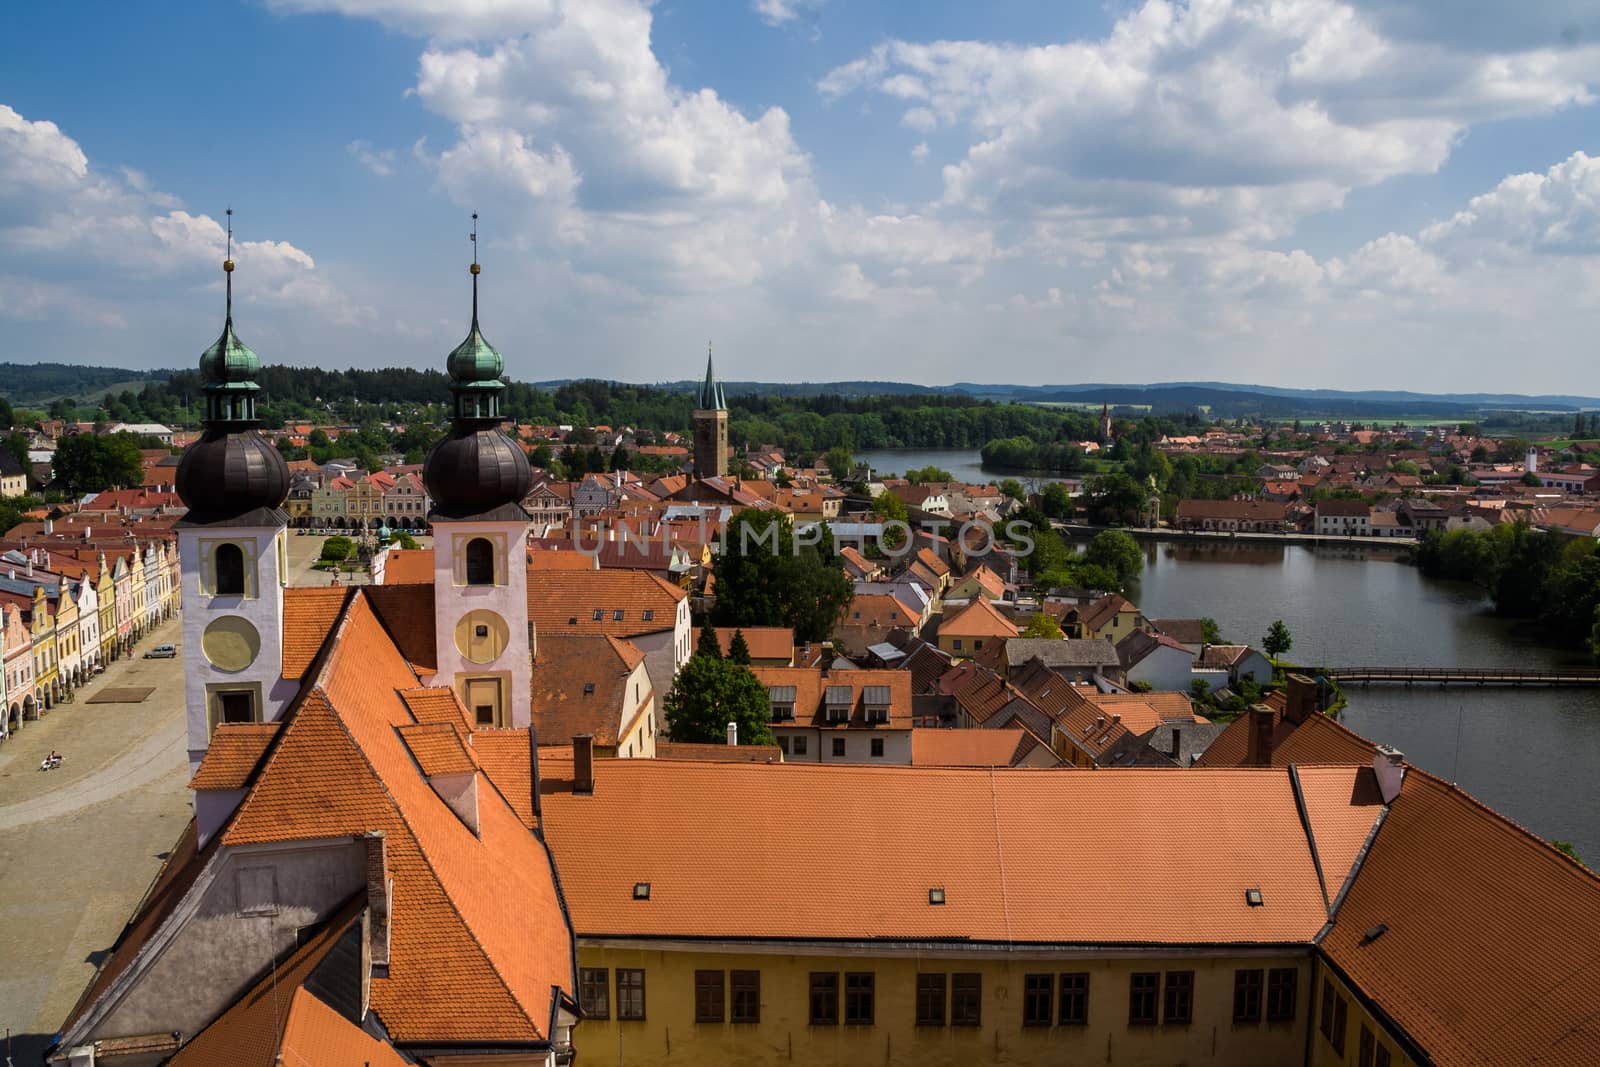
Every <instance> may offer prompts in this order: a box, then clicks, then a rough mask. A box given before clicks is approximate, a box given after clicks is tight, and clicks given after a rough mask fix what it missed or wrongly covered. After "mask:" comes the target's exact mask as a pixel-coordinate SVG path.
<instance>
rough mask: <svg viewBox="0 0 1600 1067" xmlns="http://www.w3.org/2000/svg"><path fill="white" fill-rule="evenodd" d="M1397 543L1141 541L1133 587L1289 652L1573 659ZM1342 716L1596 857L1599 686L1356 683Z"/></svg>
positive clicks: (1149, 604) (1463, 661)
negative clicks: (1285, 639)
mask: <svg viewBox="0 0 1600 1067" xmlns="http://www.w3.org/2000/svg"><path fill="white" fill-rule="evenodd" d="M1403 555H1404V553H1403V552H1396V551H1392V550H1388V549H1382V550H1371V549H1363V548H1359V547H1355V546H1348V545H1341V546H1317V547H1315V548H1312V547H1307V546H1301V545H1288V546H1277V545H1255V544H1247V543H1230V544H1220V545H1210V544H1205V545H1196V544H1190V543H1171V544H1167V543H1161V544H1153V545H1150V546H1148V547H1147V550H1146V553H1145V573H1144V575H1143V576H1142V577H1141V578H1140V580H1139V583H1138V585H1137V586H1136V587H1135V588H1134V589H1133V590H1131V591H1130V595H1131V596H1132V598H1133V599H1134V600H1135V601H1136V602H1137V603H1138V604H1139V606H1140V608H1142V609H1143V610H1144V612H1145V614H1146V615H1147V616H1150V617H1152V618H1193V617H1196V616H1201V615H1210V616H1211V617H1212V618H1215V619H1216V620H1217V622H1218V624H1219V625H1220V626H1221V628H1222V633H1223V635H1224V636H1225V637H1227V638H1229V639H1230V640H1237V641H1245V642H1249V643H1251V644H1255V645H1257V646H1259V644H1260V641H1261V638H1262V635H1263V634H1265V633H1266V631H1267V627H1268V626H1270V625H1271V624H1272V622H1273V620H1274V619H1282V620H1284V624H1285V625H1287V626H1288V627H1289V632H1290V633H1291V634H1292V635H1293V637H1294V642H1295V643H1294V648H1293V649H1291V650H1290V652H1289V658H1291V659H1296V660H1299V661H1301V662H1304V663H1326V664H1333V665H1342V666H1361V665H1416V666H1462V667H1498V666H1524V667H1545V666H1549V667H1553V666H1560V665H1563V664H1570V663H1574V662H1581V661H1582V657H1581V656H1580V655H1578V654H1576V653H1573V652H1570V651H1567V650H1558V649H1551V648H1548V647H1546V646H1544V645H1542V644H1540V643H1538V641H1537V640H1536V639H1535V638H1534V637H1533V635H1530V634H1529V633H1527V632H1526V631H1524V630H1522V629H1519V628H1518V627H1515V626H1513V625H1511V624H1509V623H1507V622H1506V621H1505V620H1503V619H1499V618H1496V617H1495V615H1494V614H1493V612H1492V610H1491V605H1490V603H1489V601H1488V600H1487V599H1486V598H1485V597H1484V596H1483V595H1482V593H1480V592H1479V591H1478V589H1477V588H1476V587H1474V586H1471V585H1466V584H1463V583H1458V582H1439V581H1433V580H1431V579H1427V578H1424V577H1423V576H1422V575H1421V573H1419V572H1418V571H1417V569H1416V568H1415V567H1412V566H1410V565H1408V564H1405V563H1401V562H1398V559H1399V558H1400V557H1401V556H1403ZM1347 695H1348V697H1349V701H1350V703H1349V707H1348V708H1347V709H1346V711H1345V713H1344V720H1343V721H1344V722H1345V724H1346V725H1348V726H1349V727H1350V728H1351V729H1353V730H1355V731H1357V732H1358V733H1361V734H1363V735H1364V736H1366V737H1370V738H1372V739H1373V740H1375V741H1381V742H1384V743H1386V744H1392V745H1394V746H1395V747H1397V748H1399V749H1400V750H1401V751H1403V752H1405V754H1406V757H1407V758H1408V759H1410V760H1411V761H1412V762H1413V763H1415V764H1416V765H1417V766H1419V767H1422V768H1424V769H1425V770H1427V771H1429V772H1430V773H1434V774H1438V775H1441V776H1442V777H1445V778H1449V779H1452V780H1454V781H1456V782H1458V783H1459V784H1460V785H1461V787H1462V788H1463V789H1465V790H1467V791H1468V792H1469V793H1472V794H1473V795H1475V796H1477V797H1478V798H1479V799H1481V800H1483V801H1485V802H1486V803H1488V804H1490V805H1492V806H1493V807H1495V808H1497V809H1498V810H1500V811H1502V812H1504V813H1505V814H1506V815H1508V816H1510V817H1511V818H1513V819H1515V820H1517V821H1518V822H1520V823H1522V824H1523V825H1524V826H1526V827H1528V828H1529V829H1530V830H1532V831H1533V832H1534V833H1537V834H1540V835H1541V836H1545V837H1553V838H1560V839H1563V840H1568V841H1572V842H1573V843H1574V844H1575V845H1576V846H1577V849H1578V853H1579V855H1580V856H1582V857H1583V858H1584V859H1585V860H1586V861H1588V862H1589V863H1593V864H1600V824H1597V821H1596V813H1597V812H1600V689H1525V690H1514V689H1512V690H1508V689H1476V688H1458V687H1451V688H1440V687H1416V688H1412V689H1407V688H1405V687H1403V686H1373V687H1370V688H1362V687H1360V686H1353V687H1351V688H1350V689H1349V690H1348V691H1347Z"/></svg>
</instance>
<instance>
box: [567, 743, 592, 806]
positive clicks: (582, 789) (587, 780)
mask: <svg viewBox="0 0 1600 1067" xmlns="http://www.w3.org/2000/svg"><path fill="white" fill-rule="evenodd" d="M572 791H573V792H574V793H578V794H581V795H583V796H589V795H592V794H593V793H594V735H593V734H576V735H574V736H573V738H572Z"/></svg>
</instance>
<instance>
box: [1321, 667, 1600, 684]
mask: <svg viewBox="0 0 1600 1067" xmlns="http://www.w3.org/2000/svg"><path fill="white" fill-rule="evenodd" d="M1321 673H1323V674H1326V675H1327V676H1328V677H1330V678H1336V679H1338V680H1339V682H1340V683H1342V684H1349V683H1352V682H1359V683H1361V684H1362V685H1441V686H1443V685H1479V686H1486V685H1498V686H1556V685H1560V686H1572V685H1580V686H1584V685H1586V686H1600V670H1591V669H1588V668H1583V667H1570V668H1556V669H1532V668H1530V669H1522V668H1518V667H1327V668H1324V669H1323V670H1322V672H1321Z"/></svg>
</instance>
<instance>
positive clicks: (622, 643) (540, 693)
mask: <svg viewBox="0 0 1600 1067" xmlns="http://www.w3.org/2000/svg"><path fill="white" fill-rule="evenodd" d="M643 662H644V654H643V653H642V652H640V651H639V649H638V648H637V647H636V646H635V645H634V644H633V642H632V641H628V640H623V639H619V638H616V637H612V636H610V635H609V634H569V633H560V632H556V633H551V634H541V635H540V636H539V650H538V654H537V655H536V656H535V657H534V662H533V676H532V692H533V722H534V725H535V726H536V727H537V728H538V732H539V736H540V737H543V738H547V739H549V740H551V741H554V742H556V743H558V744H560V743H565V742H568V741H570V740H571V739H572V738H573V737H574V736H575V735H577V734H589V735H591V736H593V738H594V743H595V744H596V745H598V746H601V747H605V748H611V747H615V746H616V744H617V741H618V738H619V737H620V736H621V735H622V734H623V733H624V732H625V731H626V730H627V728H628V727H629V726H630V725H632V720H629V721H628V722H624V721H622V713H623V711H624V709H626V708H628V707H629V706H630V704H636V705H637V706H643V704H644V703H645V701H644V700H643V699H640V700H638V701H631V700H630V696H629V693H628V691H627V690H628V679H629V678H631V677H632V676H633V672H634V669H635V668H636V667H638V666H639V664H641V663H643ZM641 684H644V685H645V689H644V693H649V692H650V689H649V687H648V684H646V683H641ZM644 693H641V694H640V695H641V697H643V695H644Z"/></svg>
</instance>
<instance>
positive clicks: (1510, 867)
mask: <svg viewBox="0 0 1600 1067" xmlns="http://www.w3.org/2000/svg"><path fill="white" fill-rule="evenodd" d="M1380 926H1381V927H1382V929H1381V930H1380ZM1374 932H1376V935H1377V936H1371V935H1372V934H1373V933H1374ZM1322 951H1323V952H1324V953H1325V954H1326V955H1327V957H1328V958H1329V959H1330V960H1332V961H1333V963H1334V964H1335V965H1337V966H1338V968H1339V969H1340V970H1341V971H1343V972H1344V974H1346V975H1348V976H1349V977H1350V979H1352V980H1353V981H1354V982H1355V983H1356V985H1357V986H1359V987H1360V989H1361V991H1362V992H1363V994H1364V995H1365V996H1366V997H1367V998H1369V999H1370V1000H1371V1002H1372V1003H1373V1004H1375V1005H1376V1006H1377V1008H1378V1009H1379V1010H1380V1011H1381V1012H1382V1013H1383V1014H1384V1015H1386V1016H1388V1017H1389V1018H1390V1019H1393V1020H1394V1021H1395V1022H1396V1023H1398V1024H1399V1025H1400V1027H1402V1028H1403V1029H1404V1031H1405V1032H1406V1034H1407V1035H1409V1036H1410V1037H1411V1039H1412V1040H1413V1041H1415V1042H1416V1043H1417V1044H1418V1045H1420V1046H1421V1049H1422V1051H1423V1053H1424V1054H1425V1055H1426V1056H1427V1057H1428V1059H1429V1061H1430V1062H1432V1063H1434V1064H1437V1065H1439V1067H1453V1065H1457V1064H1459V1065H1469V1064H1470V1065H1479V1064H1510V1063H1520V1064H1532V1063H1541V1064H1545V1063H1549V1064H1571V1065H1573V1067H1577V1065H1579V1064H1593V1063H1600V1015H1597V1014H1596V1011H1595V1003H1596V1001H1595V995H1596V991H1597V990H1600V878H1597V877H1596V875H1595V873H1594V872H1593V871H1591V870H1588V869H1586V868H1585V867H1583V866H1582V865H1581V864H1578V863H1575V862H1574V861H1572V860H1571V859H1568V858H1567V857H1566V856H1564V855H1562V854H1561V853H1559V852H1557V851H1556V850H1555V849H1554V848H1551V847H1550V845H1549V844H1547V843H1546V842H1544V841H1541V840H1540V839H1539V838H1537V837H1535V836H1534V835H1532V834H1530V833H1528V832H1527V831H1525V830H1523V829H1522V828H1521V827H1519V826H1517V825H1516V824H1514V823H1512V822H1510V821H1509V820H1507V819H1506V818H1504V817H1503V816H1501V815H1498V814H1496V813H1495V812H1494V811H1492V810H1490V809H1489V808H1487V807H1485V806H1484V805H1482V804H1480V803H1479V802H1478V801H1476V800H1474V799H1473V798H1472V797H1470V796H1468V795H1467V794H1466V793H1463V792H1461V791H1460V790H1459V789H1456V788H1455V787H1453V786H1451V785H1448V784H1446V783H1445V782H1443V781H1441V780H1439V779H1438V778H1435V777H1433V776H1431V775H1428V774H1425V773H1423V772H1422V771H1419V770H1417V769H1416V768H1415V767H1410V768H1407V770H1406V773H1405V780H1404V782H1403V783H1402V785H1401V789H1400V795H1399V796H1398V797H1397V798H1396V799H1395V800H1394V802H1393V804H1391V806H1390V808H1389V814H1388V816H1387V817H1386V818H1385V819H1384V822H1383V825H1382V826H1381V827H1380V828H1379V830H1378V832H1377V835H1376V836H1375V838H1374V840H1373V842H1372V846H1371V849H1370V850H1369V851H1368V853H1367V856H1366V858H1365V860H1363V862H1362V865H1361V870H1360V873H1359V874H1357V876H1356V879H1355V883H1354V885H1353V886H1352V887H1351V889H1350V892H1349V894H1348V895H1347V896H1346V898H1345V900H1344V903H1343V905H1342V906H1341V907H1340V909H1339V913H1338V916H1337V921H1336V922H1335V924H1334V927H1333V929H1332V930H1331V931H1330V932H1329V933H1328V935H1327V937H1326V938H1325V939H1324V940H1323V942H1322Z"/></svg>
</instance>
